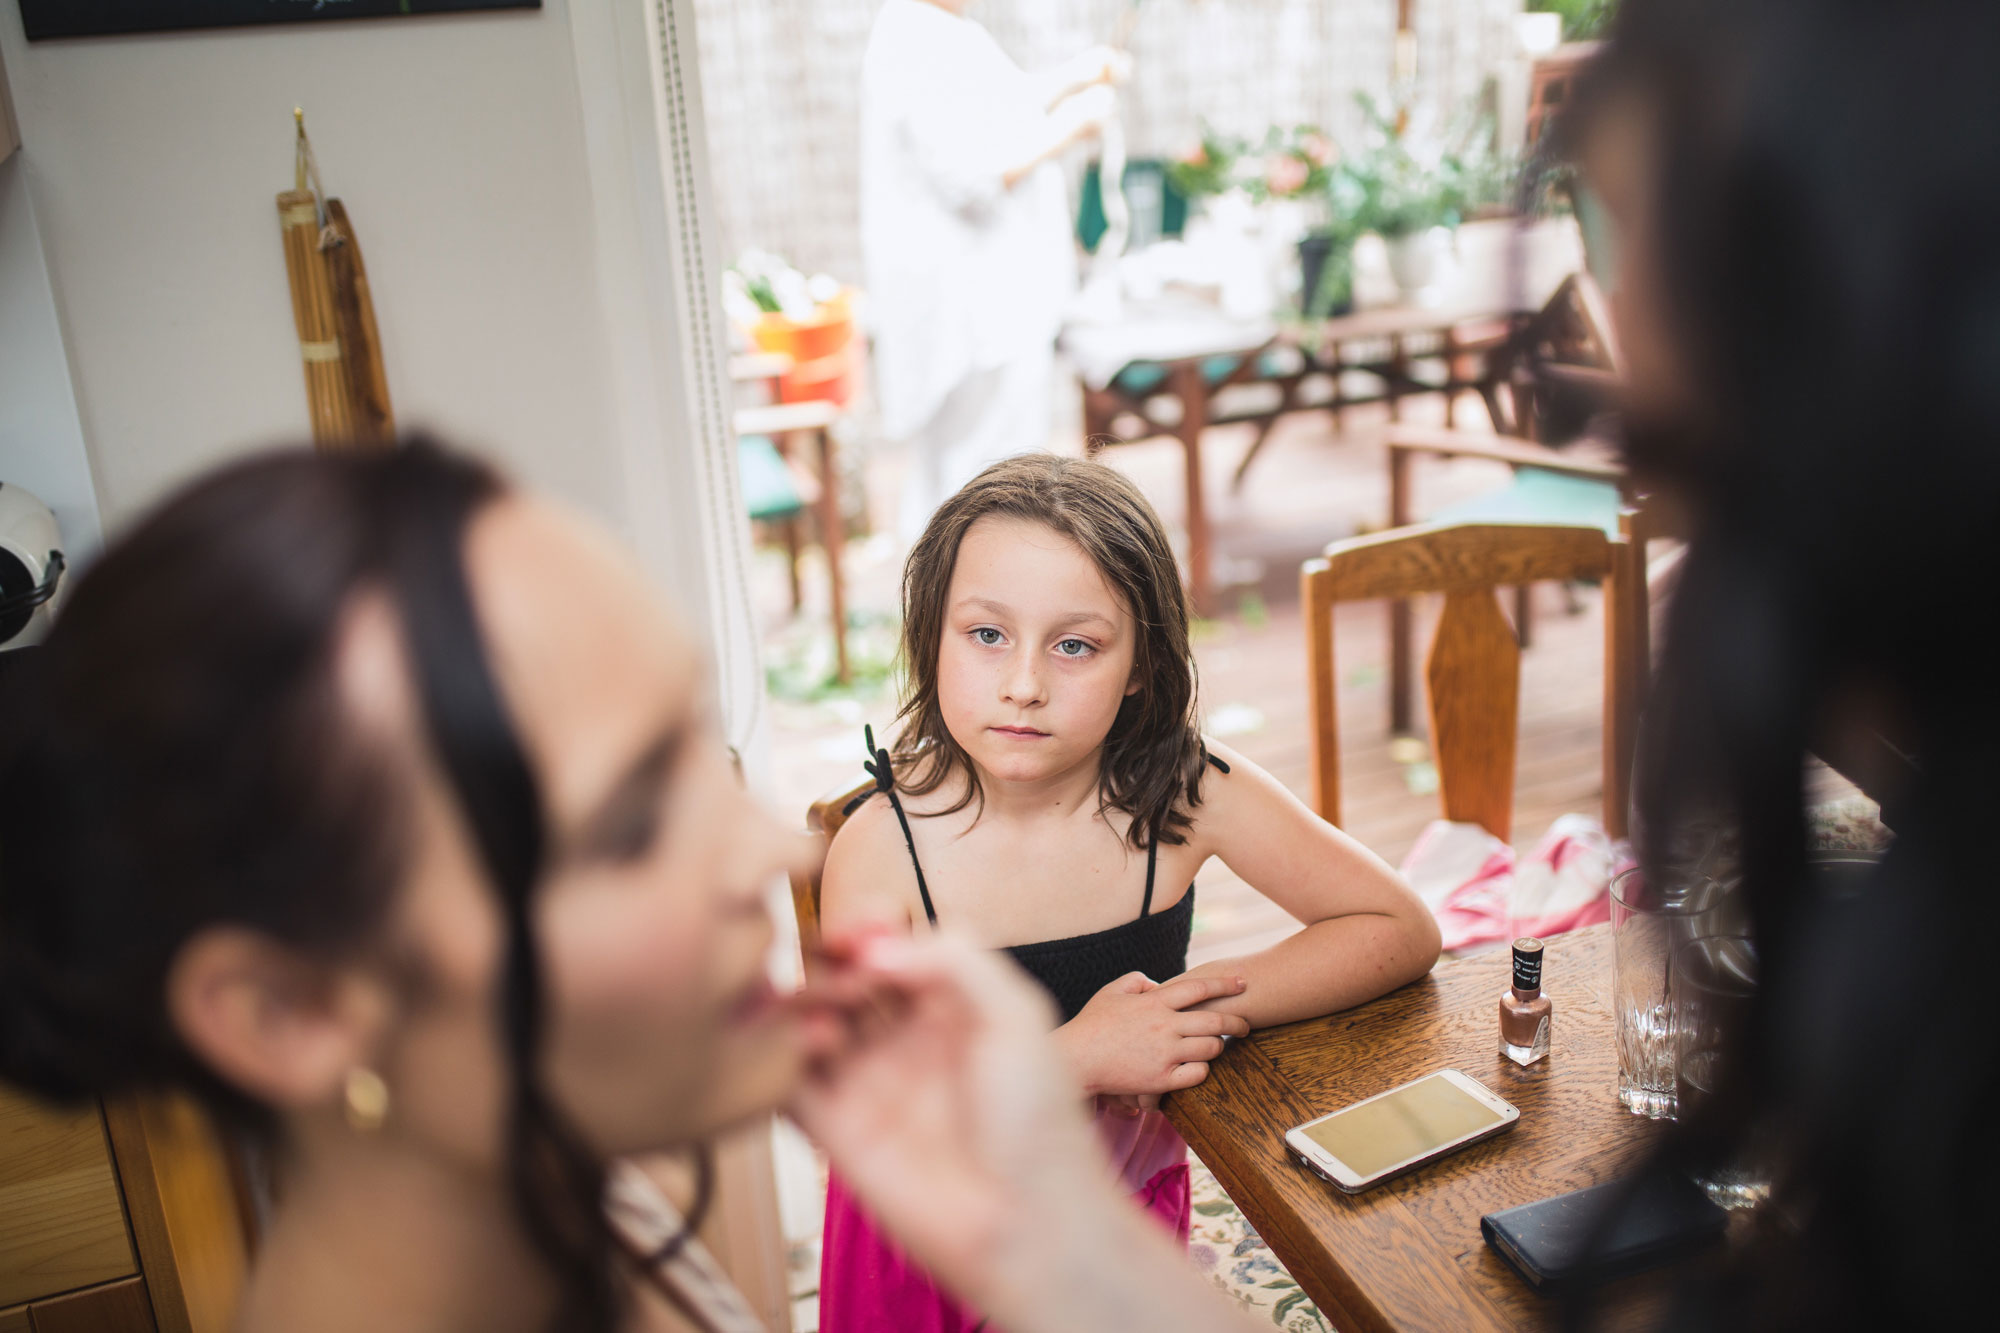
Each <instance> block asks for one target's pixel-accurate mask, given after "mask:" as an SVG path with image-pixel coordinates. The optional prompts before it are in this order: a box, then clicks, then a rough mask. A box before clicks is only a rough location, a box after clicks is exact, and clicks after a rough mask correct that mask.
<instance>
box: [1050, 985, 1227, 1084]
mask: <svg viewBox="0 0 2000 1333" xmlns="http://www.w3.org/2000/svg"><path fill="white" fill-rule="evenodd" d="M1243 986H1244V982H1243V978H1241V977H1224V976H1200V977H1194V976H1189V977H1182V978H1180V979H1179V980H1176V981H1169V982H1167V983H1166V984H1165V985H1160V984H1158V983H1157V982H1154V981H1152V980H1151V979H1149V978H1148V977H1147V976H1146V975H1145V974H1144V973H1141V972H1128V973H1127V974H1125V975H1124V976H1122V977H1120V978H1118V980H1116V981H1114V982H1112V983H1111V984H1110V985H1108V986H1106V987H1105V988H1104V989H1103V990H1101V991H1099V992H1097V994H1096V995H1093V996H1092V997H1091V999H1090V1003H1089V1004H1087V1005H1085V1006H1084V1007H1083V1012H1082V1013H1080V1014H1078V1015H1077V1016H1076V1017H1075V1018H1072V1019H1071V1020H1070V1021H1069V1022H1067V1023H1065V1024H1063V1025H1062V1026H1061V1027H1059V1028H1057V1029H1056V1045H1057V1047H1058V1048H1059V1049H1060V1050H1061V1051H1062V1053H1063V1057H1064V1059H1065V1060H1067V1061H1068V1063H1069V1067H1070V1070H1071V1072H1072V1073H1074V1074H1075V1075H1076V1077H1077V1079H1078V1081H1079V1082H1081V1083H1082V1084H1083V1087H1084V1090H1085V1091H1086V1092H1088V1093H1092V1094H1105V1095H1111V1096H1116V1097H1122V1096H1124V1095H1127V1094H1138V1095H1140V1096H1142V1097H1150V1098H1151V1101H1150V1102H1144V1101H1140V1102H1135V1103H1133V1104H1134V1105H1138V1106H1157V1105H1159V1094H1160V1093H1163V1092H1174V1091H1176V1090H1178V1089H1181V1088H1192V1087H1193V1086H1195V1084H1197V1083H1199V1082H1201V1081H1202V1080H1203V1079H1205V1078H1207V1077H1208V1062H1209V1061H1210V1060H1213V1059H1214V1058H1215V1057H1216V1056H1218V1055H1220V1054H1222V1039H1223V1038H1224V1037H1225V1036H1229V1037H1242V1036H1247V1035H1249V1032H1250V1025H1249V1024H1248V1023H1247V1022H1245V1021H1244V1020H1243V1019H1241V1018H1239V1017H1237V1016H1236V1015H1234V1014H1225V1013H1214V1012H1208V1011H1204V1010H1193V1011H1192V1012H1190V1009H1191V1006H1194V1005H1198V1004H1202V1003H1204V1002H1206V1001H1209V1000H1216V999H1221V998H1223V997H1225V996H1231V995H1241V994H1242V993H1243Z"/></svg>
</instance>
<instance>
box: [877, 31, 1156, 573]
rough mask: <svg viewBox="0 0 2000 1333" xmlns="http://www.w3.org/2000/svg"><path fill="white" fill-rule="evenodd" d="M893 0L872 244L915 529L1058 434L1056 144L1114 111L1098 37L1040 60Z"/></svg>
mask: <svg viewBox="0 0 2000 1333" xmlns="http://www.w3.org/2000/svg"><path fill="white" fill-rule="evenodd" d="M968 4H969V0H886V3H884V4H883V6H882V9H881V12H880V13H879V14H877V15H876V19H875V26H874V29H873V31H872V32H871V33H870V35H869V39H868V50H867V54H866V55H865V56H864V57H863V60H862V66H861V248H862V258H863V261H864V264H865V268H866V272H867V282H868V298H869V299H868V313H867V322H868V325H869V331H870V333H871V335H872V337H873V339H874V343H873V351H874V360H875V373H876V388H877V392H878V395H879V398H880V400H881V404H882V422H883V429H884V432H885V433H886V434H887V435H888V436H889V438H890V439H892V440H895V441H900V442H902V443H903V444H904V445H905V446H906V448H907V451H908V452H907V457H908V469H907V471H906V472H905V474H904V479H903V492H902V498H901V501H900V503H899V507H898V514H897V529H898V533H899V535H900V537H901V538H902V540H903V541H904V543H905V544H908V543H911V542H914V541H915V540H916V537H917V534H918V533H920V532H921V531H923V526H924V523H925V521H926V520H927V519H929V518H930V516H931V512H932V511H933V510H934V509H936V508H937V506H938V505H940V504H942V503H943V502H944V500H945V498H946V497H947V496H950V495H952V494H954V493H955V492H957V490H958V489H959V487H961V486H963V485H964V484H965V483H966V482H968V481H970V480H972V478H973V477H974V476H976V475H977V474H978V473H979V471H980V469H981V468H983V467H985V466H986V465H987V464H988V463H992V462H996V461H998V460H999V459H1002V458H1006V457H1009V456H1011V455H1013V454H1018V453H1023V452H1026V451H1029V450H1035V449H1041V448H1043V447H1044V446H1045V445H1046V444H1047V443H1048V437H1049V431H1050V418H1051V411H1052V402H1053V397H1052V395H1053V390H1054V378H1055V337H1056V332H1057V330H1058V327H1059V326H1060V324H1061V319H1062V311H1063V307H1064V305H1065V304H1066V303H1067V302H1068V300H1069V299H1070V297H1071V295H1072V294H1073V293H1074V291H1075V288H1076V248H1075V242H1074V240H1073V239H1072V232H1071V222H1072V219H1071V216H1070V204H1069V197H1068V190H1067V188H1066V187H1065V185H1064V183H1063V178H1062V171H1061V168H1060V166H1059V165H1058V163H1057V162H1056V161H1055V159H1056V157H1057V156H1058V155H1059V154H1060V153H1061V152H1062V151H1063V150H1064V149H1065V148H1067V147H1068V146H1069V145H1070V144H1072V143H1075V142H1077V141H1079V140H1081V139H1084V138H1087V137H1089V136H1091V135H1094V134H1096V133H1097V132H1098V129H1099V127H1100V126H1101V125H1102V123H1103V122H1104V121H1105V120H1106V119H1107V118H1109V117H1110V116H1111V115H1113V114H1115V109H1116V107H1115V100H1114V97H1113V95H1112V92H1111V88H1110V86H1109V85H1110V84H1111V83H1113V82H1114V81H1115V80H1117V79H1119V78H1122V77H1123V74H1124V71H1125V70H1126V69H1127V67H1128V65H1129V62H1128V60H1127V58H1126V57H1125V56H1123V55H1122V54H1120V53H1118V52H1115V51H1111V50H1109V49H1106V48H1102V47H1098V48H1093V49H1091V50H1089V51H1086V52H1084V53H1083V54H1082V55H1080V56H1077V57H1076V58H1074V59H1072V60H1070V61H1067V62H1064V63H1063V64H1061V65H1059V66H1058V67H1056V68H1055V69H1053V70H1050V71H1047V72H1044V73H1040V74H1029V73H1027V72H1025V71H1023V70H1022V69H1021V68H1020V66H1018V65H1016V64H1015V63H1014V61H1013V60H1012V59H1011V58H1010V57H1009V56H1008V55H1007V53H1006V52H1005V51H1003V50H1001V49H1000V45H999V43H998V42H996V41H994V40H993V36H992V34H990V33H989V32H987V31H986V29H985V28H983V27H981V26H980V25H979V24H978V23H976V22H974V21H973V20H972V19H969V18H967V17H965V13H964V11H965V10H966V8H967V7H968Z"/></svg>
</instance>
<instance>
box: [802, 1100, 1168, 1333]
mask: <svg viewBox="0 0 2000 1333" xmlns="http://www.w3.org/2000/svg"><path fill="white" fill-rule="evenodd" d="M1097 1120H1098V1129H1099V1132H1100V1133H1101V1134H1102V1135H1103V1136H1104V1138H1105V1143H1106V1147H1107V1148H1109V1149H1110V1150H1111V1151H1112V1153H1113V1154H1114V1160H1116V1161H1118V1163H1119V1165H1120V1167H1121V1170H1120V1175H1121V1177H1122V1178H1123V1179H1124V1180H1125V1182H1126V1184H1127V1185H1128V1186H1131V1185H1132V1181H1133V1179H1134V1177H1133V1174H1132V1173H1133V1172H1134V1171H1141V1170H1143V1171H1146V1172H1148V1174H1146V1175H1145V1176H1142V1177H1139V1179H1140V1180H1141V1182H1142V1183H1140V1184H1139V1185H1138V1186H1136V1187H1134V1188H1133V1194H1134V1198H1135V1199H1136V1201H1137V1202H1138V1204H1139V1206H1140V1207H1141V1208H1143V1209H1144V1210H1145V1211H1147V1212H1149V1213H1151V1214H1152V1215H1153V1216H1154V1217H1157V1218H1158V1219H1159V1220H1160V1223H1161V1225H1163V1226H1165V1227H1166V1228H1167V1229H1168V1230H1170V1231H1172V1232H1173V1233H1174V1235H1175V1236H1176V1237H1178V1238H1179V1239H1180V1242H1181V1243H1182V1244H1183V1245H1185V1244H1186V1243H1187V1238H1188V1229H1189V1223H1190V1221H1191V1219H1192V1212H1193V1208H1192V1202H1191V1199H1190V1195H1189V1188H1188V1165H1187V1145H1186V1144H1185V1143H1183V1142H1182V1141H1181V1138H1180V1135H1178V1134H1176V1133H1174V1130H1173V1127H1172V1126H1171V1125H1168V1124H1167V1121H1166V1117H1165V1116H1162V1115H1161V1114H1160V1113H1159V1112H1157V1111H1149V1112H1147V1113H1145V1114H1144V1115H1140V1116H1129V1115H1119V1114H1117V1113H1115V1112H1109V1111H1100V1112H1099V1113H1098V1117H1097ZM1162 1131H1164V1132H1162ZM1169 1140H1171V1142H1169ZM981 1325H982V1320H981V1319H980V1317H979V1316H978V1315H977V1314H976V1313H974V1312H973V1311H971V1310H968V1309H966V1308H965V1307H964V1306H963V1305H960V1304H959V1303H958V1302H957V1301H956V1300H954V1299H952V1298H951V1297H950V1296H949V1295H947V1294H946V1293H945V1292H943V1291H942V1290H940V1289H939V1288H938V1286H937V1284H936V1283H934V1282H932V1281H931V1277H930V1274H928V1273H926V1272H925V1271H924V1270H923V1269H922V1268H919V1267H918V1266H917V1265H916V1264H915V1263H914V1262H913V1261H912V1260H911V1259H910V1258H909V1256H907V1255H905V1254H904V1253H903V1252H902V1250H901V1249H899V1248H898V1247H897V1246H896V1243H895V1242H894V1241H892V1240H890V1239H889V1238H888V1236H886V1235H885V1234H883V1233H882V1231H881V1230H880V1229H878V1228H877V1227H876V1225H875V1223H874V1221H873V1220H872V1219H871V1218H870V1217H869V1216H868V1214H867V1213H866V1212H865V1211H864V1210H863V1209H862V1207H861V1204H860V1203H859V1202H858V1201H857V1200H856V1199H855V1198H854V1196H853V1195H852V1194H849V1193H848V1192H847V1187H846V1186H845V1185H843V1184H842V1183H841V1180H840V1177H839V1176H838V1175H834V1174H831V1173H830V1174H829V1177H828V1179H827V1183H826V1228H825V1231H824V1232H823V1233H822V1236H821V1240H820V1264H819V1326H820V1333H888V1331H889V1330H895V1333H973V1331H974V1330H975V1329H979V1328H980V1327H981ZM986 1333H994V1331H993V1330H992V1329H991V1328H990V1327H988V1328H987V1329H986Z"/></svg>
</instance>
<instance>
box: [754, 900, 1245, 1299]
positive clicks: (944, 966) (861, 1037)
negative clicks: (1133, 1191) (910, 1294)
mask: <svg viewBox="0 0 2000 1333" xmlns="http://www.w3.org/2000/svg"><path fill="white" fill-rule="evenodd" d="M826 953H827V958H826V961H825V965H824V966H823V967H820V968H818V969H817V970H816V974H815V977H814V980H813V982H812V985H811V986H810V987H809V988H808V991H807V992H806V993H805V994H804V995H802V996H801V999H800V1003H801V1004H802V1005H804V1006H806V1007H807V1008H808V1009H809V1011H810V1014H811V1017H810V1021H811V1023H812V1025H813V1034H812V1039H813V1042H814V1046H815V1048H816V1051H815V1055H814V1058H813V1059H812V1061H811V1065H810V1068H809V1070H808V1073H807V1076H806V1078H805V1080H804V1081H803V1083H802V1085H801V1086H800V1088H799V1090H798V1093H797V1095H796V1096H795V1097H794V1098H793V1100H792V1103H791V1106H790V1108H789V1109H790V1111H791V1113H792V1115H793V1116H794V1117H795V1118H796V1119H797V1120H798V1122H799V1124H800V1125H801V1126H802V1127H803V1128H804V1129H805V1130H806V1132H807V1133H808V1134H811V1135H812V1136H813V1137H814V1138H815V1139H817V1140H818V1141H819V1143H820V1145H821V1146H822V1147H824V1148H825V1149H826V1150H827V1154H828V1155H829V1157H831V1159H832V1161H833V1165H834V1166H835V1167H837V1168H838V1169H839V1171H840V1173H841V1177H842V1178H843V1179H844V1180H845V1181H846V1183H847V1184H848V1186H849V1187H850V1188H851V1189H853V1191H854V1192H855V1194H856V1195H857V1196H859V1198H860V1199H861V1201H862V1202H863V1203H864V1204H866V1205H867V1207H868V1209H869V1211H870V1212H871V1213H873V1214H874V1216H875V1217H876V1219H877V1220H879V1221H880V1222H881V1223H882V1224H883V1225H884V1226H885V1227H886V1228H888V1230H889V1232H890V1233H891V1234H892V1235H894V1236H895V1238H896V1239H897V1241H899V1242H900V1243H901V1244H902V1245H903V1247H904V1248H905V1249H906V1250H908V1251H909V1252H910V1253H911V1254H912V1255H914V1256H915V1257H916V1259H917V1260H918V1261H919V1262H921V1263H922V1264H924V1265H925V1266H926V1267H927V1268H929V1269H930V1271H931V1272H932V1273H933V1274H935V1275H936V1276H937V1278H938V1279H939V1281H941V1282H942V1283H943V1284H944V1285H945V1286H947V1287H949V1288H950V1289H951V1290H952V1291H953V1292H954V1293H956V1294H957V1295H958V1296H959V1297H960V1298H961V1299H963V1300H965V1301H968V1302H969V1303H971V1304H972V1305H974V1306H975V1307H977V1308H978V1309H980V1310H982V1311H984V1312H985V1313H986V1314H988V1315H989V1316H990V1317H991V1318H992V1319H993V1320H994V1321H995V1322H996V1323H998V1324H1000V1325H1002V1326H1004V1327H1007V1328H1011V1329H1015V1330H1017V1331H1018V1333H1094V1330H1098V1329H1103V1328H1125V1327H1131V1328H1137V1327H1144V1328H1147V1329H1150V1330H1152V1331H1153V1333H1214V1331H1216V1330H1232V1331H1233V1333H1242V1331H1243V1330H1246V1329H1247V1328H1248V1325H1247V1324H1245V1323H1244V1322H1242V1321H1241V1320H1240V1319H1239V1318H1238V1316H1237V1315H1236V1313H1235V1311H1234V1310H1233V1309H1232V1308H1231V1307H1230V1306H1229V1305H1228V1304H1227V1302H1226V1301H1225V1300H1224V1299H1223V1298H1222V1297H1221V1295H1220V1294H1219V1293H1217V1292H1216V1291H1215V1290H1214V1289H1213V1288H1212V1287H1210V1286H1209V1285H1208V1284H1207V1283H1205V1282H1204V1281H1202V1280H1201V1278H1200V1277H1198V1276H1197V1275H1196V1274H1195V1273H1194V1272H1193V1270H1192V1269H1190V1268H1188V1267H1187V1265H1186V1263H1185V1258H1184V1256H1183V1255H1181V1254H1180V1253H1179V1252H1178V1251H1177V1250H1176V1249H1175V1248H1174V1247H1172V1246H1170V1245H1169V1244H1168V1243H1167V1239H1166V1237H1165V1236H1164V1234H1163V1233H1162V1232H1161V1230H1160V1228H1159V1227H1158V1225H1157V1224H1155V1223H1154V1222H1153V1221H1152V1220H1151V1219H1149V1218H1146V1217H1144V1216H1142V1215H1141V1214H1140V1213H1139V1211H1138V1210H1137V1209H1136V1208H1134V1207H1133V1206H1132V1203H1131V1201H1130V1200H1129V1199H1126V1198H1124V1197H1123V1196H1122V1195H1121V1194H1120V1193H1119V1191H1118V1190H1117V1188H1116V1186H1115V1183H1114V1182H1113V1180H1112V1178H1111V1173H1110V1171H1109V1170H1108V1169H1107V1167H1106V1164H1105V1161H1104V1156H1103V1150H1102V1148H1101V1147H1100V1146H1099V1145H1098V1142H1097V1137H1096V1135H1095V1134H1093V1133H1092V1132H1091V1129H1090V1124H1089V1122H1088V1121H1087V1120H1086V1119H1085V1118H1084V1116H1083V1111H1082V1097H1081V1095H1080V1090H1079V1089H1078V1088H1077V1086H1076V1085H1075V1084H1074V1083H1073V1082H1072V1081H1071V1080H1070V1079H1069V1077H1068V1076H1067V1071H1066V1070H1065V1069H1064V1068H1063V1065H1062V1062H1061V1061H1060V1060H1058V1059H1057V1058H1056V1054H1055V1052H1054V1050H1053V1049H1052V1048H1051V1046H1050V1044H1049V1026H1050V1024H1051V1023H1052V1022H1053V1021H1054V1017H1055V1016H1054V1014H1053V1012H1052V1011H1051V1009H1050V1006H1049V1002H1048V999H1047V997H1046V996H1045V995H1043V994H1042V992H1041V991H1040V990H1039V989H1038V988H1036V987H1035V986H1034V984H1033V983H1032V982H1030V981H1029V980H1028V978H1027V977H1026V976H1025V975H1024V974H1023V973H1021V972H1020V971H1019V970H1018V969H1017V968H1015V967H1014V966H1012V965H1011V964H1010V963H1008V962H1006V961H1005V960H1004V959H1002V958H1001V957H1000V956H998V955H996V954H993V953H990V952H987V951H985V950H982V949H979V948H976V947H974V946H973V945H971V944H970V943H967V942H965V941H962V940H958V939H956V938H954V937H952V936H950V935H949V934H948V933H941V934H939V935H934V936H929V937H926V938H924V939H909V938H899V937H884V936H877V937H873V938H866V939H849V940H845V941H836V942H830V943H829V945H828V947H827V950H826ZM1148 984H1149V985H1150V983H1148ZM1154 989H1166V988H1164V987H1156V988H1154ZM1189 989H1190V990H1192V989H1195V988H1193V987H1190V988H1189Z"/></svg>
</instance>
